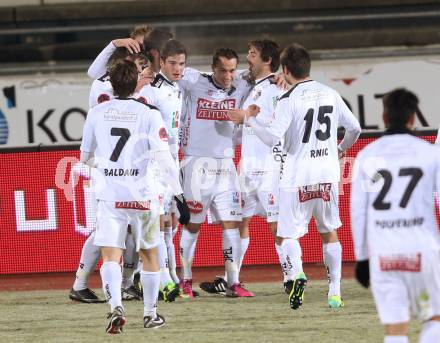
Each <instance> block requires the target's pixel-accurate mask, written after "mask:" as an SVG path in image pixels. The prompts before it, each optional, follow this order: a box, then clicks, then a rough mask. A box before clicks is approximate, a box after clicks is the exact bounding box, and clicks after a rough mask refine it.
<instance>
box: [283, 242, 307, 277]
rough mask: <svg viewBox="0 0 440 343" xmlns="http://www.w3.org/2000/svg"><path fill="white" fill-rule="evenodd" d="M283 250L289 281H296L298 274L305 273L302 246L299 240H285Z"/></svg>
mask: <svg viewBox="0 0 440 343" xmlns="http://www.w3.org/2000/svg"><path fill="white" fill-rule="evenodd" d="M281 248H282V249H283V256H284V259H285V261H286V262H285V263H286V274H287V275H286V277H287V280H294V279H295V276H296V274H298V273H300V272H302V271H303V267H302V260H301V255H302V251H301V246H300V245H299V242H298V240H297V239H293V238H284V239H283V243H281Z"/></svg>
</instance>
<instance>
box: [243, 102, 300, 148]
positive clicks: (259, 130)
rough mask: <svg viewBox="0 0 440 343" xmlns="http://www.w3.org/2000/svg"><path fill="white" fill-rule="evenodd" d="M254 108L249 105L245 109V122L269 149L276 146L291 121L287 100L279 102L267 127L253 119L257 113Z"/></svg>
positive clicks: (257, 110) (256, 109)
mask: <svg viewBox="0 0 440 343" xmlns="http://www.w3.org/2000/svg"><path fill="white" fill-rule="evenodd" d="M255 107H256V106H253V105H251V106H249V108H248V109H247V111H246V122H247V123H248V124H249V125H250V126H251V127H252V129H253V130H254V133H255V134H256V135H257V136H258V138H260V139H261V140H262V141H263V142H264V144H266V145H268V146H270V147H272V146H274V145H276V144H278V142H279V141H280V139H281V138H282V137H283V136H284V134H285V133H286V131H287V129H288V128H289V126H290V123H291V121H292V116H291V112H292V111H291V109H290V102H289V98H288V97H287V98H284V99H282V100H281V101H280V102H279V104H278V106H277V108H276V110H275V114H274V118H273V120H272V121H271V122H270V125H269V126H268V127H265V126H264V125H261V124H259V123H258V122H257V120H256V119H255V117H256V116H257V115H258V112H259V109H258V108H255Z"/></svg>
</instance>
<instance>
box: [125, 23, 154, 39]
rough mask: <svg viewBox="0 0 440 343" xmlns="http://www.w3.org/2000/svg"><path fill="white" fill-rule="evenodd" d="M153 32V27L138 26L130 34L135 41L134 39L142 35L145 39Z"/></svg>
mask: <svg viewBox="0 0 440 343" xmlns="http://www.w3.org/2000/svg"><path fill="white" fill-rule="evenodd" d="M153 30H154V29H153V28H152V27H151V26H149V25H137V26H135V27H134V28H133V30H132V31H131V32H130V38H133V39H134V37H136V36H140V35H142V36H143V37H145V36H146V35H148V34H149V33H150V32H151V31H153Z"/></svg>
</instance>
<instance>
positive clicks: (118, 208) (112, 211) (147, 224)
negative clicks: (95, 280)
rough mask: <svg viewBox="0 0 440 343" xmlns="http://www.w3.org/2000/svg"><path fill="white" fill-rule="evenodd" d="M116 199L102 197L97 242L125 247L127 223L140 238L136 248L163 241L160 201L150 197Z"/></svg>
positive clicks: (146, 247)
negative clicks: (124, 200) (143, 204)
mask: <svg viewBox="0 0 440 343" xmlns="http://www.w3.org/2000/svg"><path fill="white" fill-rule="evenodd" d="M145 203H146V205H145V207H143V206H142V205H140V203H139V202H136V201H131V202H114V201H103V200H98V208H97V214H96V216H97V224H96V234H95V239H94V244H95V245H97V246H101V247H114V248H121V249H125V237H126V236H127V226H128V224H130V226H131V233H132V235H133V238H134V241H135V242H136V251H139V249H151V248H154V247H155V246H157V245H158V244H159V239H160V227H159V203H158V202H157V201H156V202H152V201H148V202H145Z"/></svg>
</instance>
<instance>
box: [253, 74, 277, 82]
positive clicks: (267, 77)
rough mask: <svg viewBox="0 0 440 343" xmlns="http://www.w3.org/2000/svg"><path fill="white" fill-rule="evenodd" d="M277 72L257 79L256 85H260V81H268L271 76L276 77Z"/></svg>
mask: <svg viewBox="0 0 440 343" xmlns="http://www.w3.org/2000/svg"><path fill="white" fill-rule="evenodd" d="M274 76H275V74H274V73H270V74H269V75H267V76H266V77H263V78H262V79H256V80H255V85H259V84H260V83H262V82H264V81H266V80H267V79H270V78H271V77H274Z"/></svg>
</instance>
